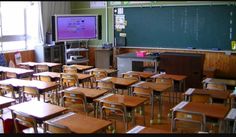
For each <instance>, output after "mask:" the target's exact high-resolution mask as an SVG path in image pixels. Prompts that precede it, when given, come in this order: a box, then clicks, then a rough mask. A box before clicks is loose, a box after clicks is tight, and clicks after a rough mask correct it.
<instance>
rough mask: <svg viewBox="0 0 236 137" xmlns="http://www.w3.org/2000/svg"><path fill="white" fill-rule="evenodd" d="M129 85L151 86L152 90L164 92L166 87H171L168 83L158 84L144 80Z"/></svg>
mask: <svg viewBox="0 0 236 137" xmlns="http://www.w3.org/2000/svg"><path fill="white" fill-rule="evenodd" d="M131 87H143V88H151V89H152V90H153V91H158V92H165V91H166V90H167V89H169V88H171V86H170V85H167V84H160V83H159V84H158V83H155V82H146V81H140V82H138V83H136V84H133V85H132V86H131Z"/></svg>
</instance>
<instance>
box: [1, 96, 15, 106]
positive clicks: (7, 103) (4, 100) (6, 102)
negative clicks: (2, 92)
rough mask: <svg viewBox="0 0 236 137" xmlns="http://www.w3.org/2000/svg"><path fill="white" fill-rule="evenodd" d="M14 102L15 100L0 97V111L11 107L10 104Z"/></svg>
mask: <svg viewBox="0 0 236 137" xmlns="http://www.w3.org/2000/svg"><path fill="white" fill-rule="evenodd" d="M15 101H16V100H15V99H12V98H7V97H3V96H0V109H3V108H5V107H9V106H11V103H13V102H15Z"/></svg>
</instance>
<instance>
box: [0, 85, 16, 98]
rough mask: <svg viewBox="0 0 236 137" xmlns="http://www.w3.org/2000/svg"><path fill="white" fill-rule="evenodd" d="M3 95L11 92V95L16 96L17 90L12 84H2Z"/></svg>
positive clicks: (0, 86) (0, 89)
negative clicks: (15, 90)
mask: <svg viewBox="0 0 236 137" xmlns="http://www.w3.org/2000/svg"><path fill="white" fill-rule="evenodd" d="M0 91H1V96H4V95H5V94H7V93H11V97H12V98H15V92H14V89H13V86H12V85H0Z"/></svg>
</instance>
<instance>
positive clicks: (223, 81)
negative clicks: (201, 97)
mask: <svg viewBox="0 0 236 137" xmlns="http://www.w3.org/2000/svg"><path fill="white" fill-rule="evenodd" d="M202 83H203V88H206V85H207V84H208V83H217V84H225V85H227V86H228V87H229V86H232V87H235V86H236V80H230V79H218V78H206V79H204V80H203V81H202Z"/></svg>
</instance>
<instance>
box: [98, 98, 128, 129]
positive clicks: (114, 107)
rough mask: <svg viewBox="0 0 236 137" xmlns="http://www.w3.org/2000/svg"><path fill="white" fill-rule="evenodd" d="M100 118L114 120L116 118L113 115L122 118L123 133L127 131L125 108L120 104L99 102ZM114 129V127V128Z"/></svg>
mask: <svg viewBox="0 0 236 137" xmlns="http://www.w3.org/2000/svg"><path fill="white" fill-rule="evenodd" d="M99 106H100V107H99V108H101V110H100V116H101V119H106V120H114V119H116V118H117V117H116V116H115V115H117V116H118V115H119V116H120V115H122V116H123V123H124V126H125V131H127V129H128V119H127V116H128V114H127V109H126V106H125V105H124V104H122V103H114V102H110V101H104V100H102V101H100V102H99ZM115 127H116V126H115Z"/></svg>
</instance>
